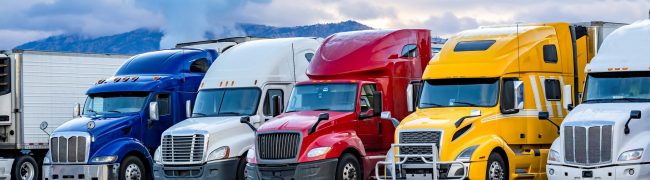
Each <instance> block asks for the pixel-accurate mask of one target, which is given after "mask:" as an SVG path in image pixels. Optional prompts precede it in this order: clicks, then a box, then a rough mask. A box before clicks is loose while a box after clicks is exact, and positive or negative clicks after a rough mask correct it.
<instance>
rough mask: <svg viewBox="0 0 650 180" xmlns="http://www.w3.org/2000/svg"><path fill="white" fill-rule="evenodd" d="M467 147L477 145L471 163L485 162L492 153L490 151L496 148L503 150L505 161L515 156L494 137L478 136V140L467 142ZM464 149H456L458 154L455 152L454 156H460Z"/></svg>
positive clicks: (503, 142) (501, 140)
mask: <svg viewBox="0 0 650 180" xmlns="http://www.w3.org/2000/svg"><path fill="white" fill-rule="evenodd" d="M467 145H468V146H467V147H469V146H473V145H478V147H477V148H476V150H475V151H474V154H472V157H471V158H470V161H472V162H475V161H487V160H488V158H489V157H490V153H492V151H493V150H494V149H497V148H501V149H503V151H504V152H505V153H506V156H507V157H505V158H507V159H512V158H514V156H515V153H514V151H512V149H510V147H509V146H508V144H507V143H506V142H505V141H504V140H503V139H501V138H500V137H499V136H496V135H488V136H480V137H478V138H474V139H473V140H472V141H470V142H468V143H467ZM464 149H465V148H462V149H457V151H458V152H455V154H456V156H457V155H458V154H460V152H461V151H462V150H464Z"/></svg>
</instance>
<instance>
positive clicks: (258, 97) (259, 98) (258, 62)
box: [154, 37, 322, 180]
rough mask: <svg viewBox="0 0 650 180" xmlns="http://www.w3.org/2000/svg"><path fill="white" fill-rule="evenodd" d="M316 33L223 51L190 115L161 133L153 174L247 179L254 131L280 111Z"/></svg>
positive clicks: (315, 42) (314, 46) (299, 77)
mask: <svg viewBox="0 0 650 180" xmlns="http://www.w3.org/2000/svg"><path fill="white" fill-rule="evenodd" d="M321 41H322V40H321V39H318V38H307V37H304V38H280V39H263V40H256V41H250V42H245V43H241V44H238V45H235V46H233V47H230V48H229V50H228V51H226V52H225V53H223V54H221V55H220V56H219V58H218V59H217V61H216V62H215V63H214V64H213V65H212V67H211V68H210V70H209V71H208V73H207V74H206V76H205V78H204V79H203V81H202V82H201V87H200V88H199V92H198V96H197V99H196V104H195V105H194V107H193V111H192V117H191V118H189V119H186V120H184V121H183V122H181V123H178V124H176V125H174V126H172V127H170V128H169V129H167V130H166V131H165V132H163V134H162V136H161V137H159V141H161V142H160V144H161V146H160V147H159V148H158V150H156V153H155V158H154V159H155V162H156V164H155V166H154V175H155V179H197V178H198V179H240V180H241V179H245V176H244V167H246V156H247V152H248V150H249V149H250V148H251V146H253V144H254V139H255V131H254V130H251V128H250V127H249V126H248V125H246V124H242V123H240V121H241V119H242V118H244V119H247V120H248V121H249V122H250V123H251V125H252V127H259V126H260V125H262V124H263V123H265V122H267V121H268V120H270V119H271V118H273V117H274V116H277V115H278V114H280V112H282V110H283V109H284V108H285V106H286V104H287V103H288V96H289V95H290V93H291V90H292V89H293V86H294V84H295V83H296V82H297V81H304V80H307V76H306V75H305V70H306V69H307V65H308V64H309V62H310V61H311V60H312V58H313V57H314V53H315V52H316V49H318V46H319V45H320V43H321Z"/></svg>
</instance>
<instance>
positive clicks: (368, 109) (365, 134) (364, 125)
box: [356, 84, 382, 150]
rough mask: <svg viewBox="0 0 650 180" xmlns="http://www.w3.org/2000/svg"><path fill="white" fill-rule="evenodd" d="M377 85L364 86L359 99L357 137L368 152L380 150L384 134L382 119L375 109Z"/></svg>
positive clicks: (360, 90)
mask: <svg viewBox="0 0 650 180" xmlns="http://www.w3.org/2000/svg"><path fill="white" fill-rule="evenodd" d="M376 91H377V85H376V84H363V85H362V86H361V88H360V89H359V93H358V94H359V96H358V99H357V108H356V109H357V110H356V111H357V113H356V114H357V135H358V136H359V138H361V141H362V142H363V144H364V147H365V148H366V150H373V149H380V145H381V139H382V136H381V134H382V132H381V129H382V128H381V118H380V117H379V116H378V115H377V114H379V113H375V112H374V111H375V109H373V103H374V100H373V99H374V96H375V95H376V94H375V92H376Z"/></svg>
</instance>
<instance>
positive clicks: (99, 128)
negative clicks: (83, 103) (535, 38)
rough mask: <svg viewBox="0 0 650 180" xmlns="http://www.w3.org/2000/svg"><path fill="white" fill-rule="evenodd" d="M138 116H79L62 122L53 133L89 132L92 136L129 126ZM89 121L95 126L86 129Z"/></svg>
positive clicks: (137, 119) (133, 114)
mask: <svg viewBox="0 0 650 180" xmlns="http://www.w3.org/2000/svg"><path fill="white" fill-rule="evenodd" d="M139 119H140V118H139V116H138V114H136V113H132V114H125V115H120V116H116V115H100V116H92V117H80V118H75V119H72V120H70V121H67V122H65V123H63V124H62V125H61V126H59V127H57V128H56V129H55V130H54V132H53V134H55V133H60V132H90V134H92V135H94V136H102V135H103V134H105V133H108V132H110V131H114V130H119V129H122V128H124V127H131V125H133V124H134V122H137V121H139ZM90 121H94V122H95V128H93V129H92V130H91V131H88V127H87V124H88V122H90Z"/></svg>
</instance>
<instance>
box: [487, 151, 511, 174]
mask: <svg viewBox="0 0 650 180" xmlns="http://www.w3.org/2000/svg"><path fill="white" fill-rule="evenodd" d="M509 175H510V174H509V173H508V166H506V162H505V161H504V160H503V157H501V155H500V154H499V153H496V152H492V153H491V154H490V158H488V163H487V168H486V172H485V179H487V180H504V179H505V180H507V179H508V178H509V177H508V176H509Z"/></svg>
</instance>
